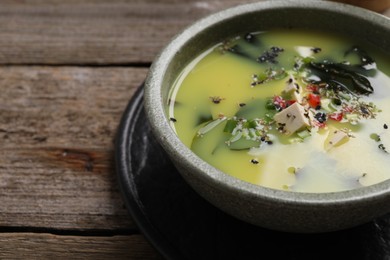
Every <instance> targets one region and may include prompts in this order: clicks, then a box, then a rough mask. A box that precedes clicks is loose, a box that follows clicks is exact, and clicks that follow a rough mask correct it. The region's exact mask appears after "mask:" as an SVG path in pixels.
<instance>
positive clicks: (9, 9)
mask: <svg viewBox="0 0 390 260" xmlns="http://www.w3.org/2000/svg"><path fill="white" fill-rule="evenodd" d="M240 2H242V1H239V0H228V1H227V0H224V1H221V0H220V1H219V0H213V1H196V0H186V1H184V0H169V1H167V0H148V1H145V0H133V1H107V0H106V1H104V0H94V1H93V0H84V1H77V0H68V1H60V0H36V1H29V0H8V1H7V0H5V1H1V2H0V91H1V94H0V148H1V149H0V259H54V258H60V259H125V258H126V259H161V256H160V255H159V253H158V252H156V250H155V249H153V248H152V247H151V246H150V245H149V243H148V242H147V241H146V240H145V238H144V237H143V236H142V235H141V234H140V232H139V231H138V229H137V227H136V225H135V223H134V222H133V221H132V219H131V217H130V216H129V214H128V212H127V210H126V208H125V206H124V201H123V200H122V197H121V194H120V191H119V188H118V183H117V176H116V174H115V168H114V149H113V142H114V138H115V134H116V131H117V127H118V123H119V120H120V117H121V115H122V113H123V111H124V109H125V107H126V105H127V103H128V101H129V100H130V99H131V97H132V95H133V94H134V92H135V90H136V88H137V87H138V86H139V84H140V83H141V82H142V81H143V80H144V78H145V75H146V73H147V71H148V67H149V65H150V64H151V62H152V60H153V58H154V57H155V55H156V54H157V52H158V51H159V50H160V49H161V48H162V47H163V46H164V45H165V44H166V43H167V42H168V41H169V39H170V38H171V37H172V36H173V35H174V34H176V33H178V32H179V31H180V30H181V29H183V28H184V27H185V26H186V25H188V24H190V23H191V22H193V21H195V20H196V19H198V18H200V17H203V16H205V15H207V14H209V13H212V12H215V11H218V10H221V9H224V8H226V7H229V6H233V5H236V4H238V3H240ZM246 2H254V1H253V0H247V1H246Z"/></svg>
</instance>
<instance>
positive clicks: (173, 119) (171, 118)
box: [169, 117, 177, 123]
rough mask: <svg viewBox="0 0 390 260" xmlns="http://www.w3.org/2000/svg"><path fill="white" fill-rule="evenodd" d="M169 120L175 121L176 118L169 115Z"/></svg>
mask: <svg viewBox="0 0 390 260" xmlns="http://www.w3.org/2000/svg"><path fill="white" fill-rule="evenodd" d="M169 120H171V121H172V122H173V123H175V122H177V120H176V118H174V117H170V118H169Z"/></svg>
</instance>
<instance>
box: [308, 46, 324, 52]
mask: <svg viewBox="0 0 390 260" xmlns="http://www.w3.org/2000/svg"><path fill="white" fill-rule="evenodd" d="M311 51H312V52H314V53H319V52H320V51H322V49H321V48H318V47H314V48H312V49H311Z"/></svg>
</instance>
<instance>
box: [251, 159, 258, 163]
mask: <svg viewBox="0 0 390 260" xmlns="http://www.w3.org/2000/svg"><path fill="white" fill-rule="evenodd" d="M251 163H253V164H258V163H259V161H258V160H257V159H252V160H251Z"/></svg>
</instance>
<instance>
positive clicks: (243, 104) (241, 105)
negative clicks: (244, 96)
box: [238, 103, 246, 107]
mask: <svg viewBox="0 0 390 260" xmlns="http://www.w3.org/2000/svg"><path fill="white" fill-rule="evenodd" d="M238 105H239V106H240V107H244V106H246V104H245V103H240V104H238Z"/></svg>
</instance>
